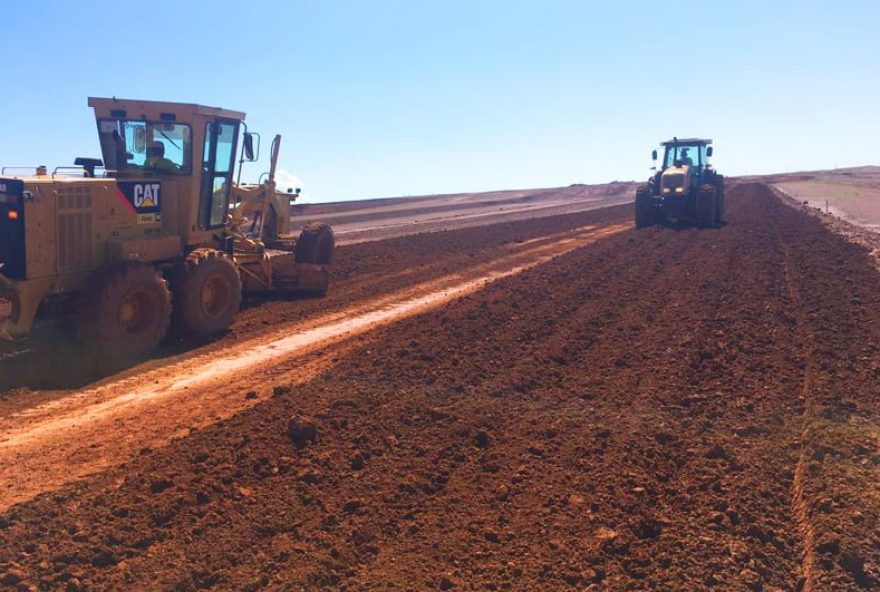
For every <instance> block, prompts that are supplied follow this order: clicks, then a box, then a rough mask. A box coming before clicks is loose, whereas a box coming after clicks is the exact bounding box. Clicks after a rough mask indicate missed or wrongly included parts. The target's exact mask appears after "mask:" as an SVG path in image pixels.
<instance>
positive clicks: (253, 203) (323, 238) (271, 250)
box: [0, 98, 335, 356]
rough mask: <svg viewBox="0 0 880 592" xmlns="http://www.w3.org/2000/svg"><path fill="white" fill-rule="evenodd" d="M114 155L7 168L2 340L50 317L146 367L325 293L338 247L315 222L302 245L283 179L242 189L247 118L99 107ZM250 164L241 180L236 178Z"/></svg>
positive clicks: (0, 190) (248, 148)
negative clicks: (267, 304)
mask: <svg viewBox="0 0 880 592" xmlns="http://www.w3.org/2000/svg"><path fill="white" fill-rule="evenodd" d="M88 104H89V106H90V107H92V108H93V109H94V112H95V119H96V123H97V129H98V138H99V142H100V146H101V152H102V158H77V159H76V160H75V163H74V164H75V166H73V167H58V168H56V169H54V170H53V171H52V172H51V173H50V172H49V170H48V169H47V168H46V167H45V166H39V167H4V168H3V169H0V337H2V338H4V339H6V340H18V339H20V338H23V337H25V336H27V335H28V334H29V333H30V332H31V331H32V328H33V327H34V325H35V322H37V321H39V320H41V319H43V318H44V317H45V318H47V319H49V318H58V317H62V318H65V319H67V320H72V321H73V323H74V325H75V328H76V335H77V339H78V340H79V341H80V342H81V343H83V344H84V345H86V346H90V347H92V348H95V349H96V350H97V351H99V352H103V353H105V354H107V355H110V356H141V355H143V354H146V353H148V352H149V351H151V350H153V349H154V348H156V347H157V346H158V345H159V344H160V343H161V342H162V341H163V340H164V339H165V338H166V335H168V333H169V331H170V330H171V328H176V331H177V332H178V333H179V334H182V335H185V336H192V337H193V338H196V339H203V338H208V337H211V336H215V335H217V334H219V333H222V332H223V331H224V330H226V329H227V328H228V327H229V326H230V325H231V323H232V321H233V319H234V317H235V315H236V313H237V312H238V310H239V307H240V305H241V302H242V298H243V296H245V295H248V294H260V293H263V294H293V293H300V294H313V295H323V294H325V293H326V291H327V289H328V285H329V273H330V264H331V261H332V258H333V252H334V249H335V242H334V237H333V231H332V229H331V228H330V227H329V226H328V225H326V224H322V223H317V222H313V223H310V224H308V225H306V227H305V228H304V229H302V231H301V232H300V233H299V235H298V237H297V236H293V235H291V234H290V230H291V229H290V225H291V224H290V213H291V203H292V201H293V200H295V199H296V197H297V196H298V195H299V190H297V191H296V192H295V193H294V192H293V191H292V190H290V191H289V192H287V193H284V192H279V191H277V188H276V182H275V172H276V167H277V163H278V153H279V149H280V145H281V136H275V138H274V140H273V142H272V143H271V149H270V168H269V171H268V172H266V173H264V174H263V175H261V176H260V179H259V180H260V182H259V183H254V184H242V183H240V180H241V169H242V167H243V166H244V163H245V162H254V161H256V160H257V159H258V158H259V151H260V136H259V134H257V133H256V132H250V131H248V129H247V125H246V124H245V122H244V119H245V114H244V113H241V112H239V111H232V110H228V109H221V108H216V107H205V106H201V105H194V104H186V103H166V102H156V101H141V100H123V99H116V98H110V99H107V98H90V99H89V100H88ZM237 155H240V157H239V158H238V177H237V178H236V179H235V180H233V173H234V170H235V165H236V156H237Z"/></svg>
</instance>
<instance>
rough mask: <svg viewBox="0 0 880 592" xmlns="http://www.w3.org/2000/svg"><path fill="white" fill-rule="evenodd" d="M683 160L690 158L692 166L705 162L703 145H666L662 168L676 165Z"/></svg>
mask: <svg viewBox="0 0 880 592" xmlns="http://www.w3.org/2000/svg"><path fill="white" fill-rule="evenodd" d="M685 160H690V163H691V164H692V165H694V166H700V165H704V164H706V147H705V146H667V147H666V156H665V158H664V159H663V168H666V167H671V166H676V165H678V164H680V163H681V162H684V161H685Z"/></svg>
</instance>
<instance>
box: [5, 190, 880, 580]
mask: <svg viewBox="0 0 880 592" xmlns="http://www.w3.org/2000/svg"><path fill="white" fill-rule="evenodd" d="M729 208H730V213H729V220H730V221H729V224H728V225H726V226H725V227H724V228H722V229H720V230H717V231H701V230H696V229H679V230H675V229H669V228H652V229H648V230H644V231H639V232H635V231H629V232H624V233H620V234H617V235H614V236H612V237H609V238H606V239H604V240H602V241H600V242H598V243H595V244H593V245H591V246H589V247H587V248H584V249H580V250H577V251H574V252H572V253H570V254H568V255H565V256H562V257H560V258H558V259H556V260H554V261H552V262H550V263H548V264H545V265H542V266H540V267H537V268H534V269H532V270H529V271H526V272H524V273H522V274H520V275H517V276H513V277H509V278H507V279H504V280H502V281H499V282H497V283H495V284H492V285H490V286H488V287H487V288H486V289H484V290H482V291H480V292H478V293H476V294H474V295H471V296H468V297H465V298H463V299H461V300H459V301H456V302H454V303H451V304H449V305H447V306H446V307H445V308H444V309H442V310H438V311H435V312H429V313H426V314H424V315H422V316H420V317H417V318H414V319H410V320H406V321H403V322H401V323H399V324H397V325H395V326H394V327H391V328H388V329H385V330H381V331H379V332H377V333H375V334H372V335H369V336H365V337H362V338H361V342H360V347H359V348H357V349H356V350H355V351H353V352H351V353H349V354H347V355H345V356H344V357H342V358H340V359H339V361H338V362H337V363H336V365H335V366H334V367H333V368H332V369H329V370H327V371H325V372H323V373H322V374H321V375H320V376H318V377H317V378H316V379H315V380H313V381H311V382H309V383H307V384H303V385H298V386H293V387H291V386H289V385H290V384H291V383H292V382H294V380H295V376H296V369H295V368H291V369H289V370H288V374H287V375H285V374H283V373H282V374H278V375H275V376H273V377H271V378H268V379H266V378H264V377H262V376H261V375H260V374H259V373H258V372H257V373H255V374H254V377H253V380H254V383H255V385H258V387H260V388H263V387H267V386H269V385H271V387H272V388H274V396H273V397H272V398H271V399H269V400H266V401H265V402H263V403H261V404H259V405H257V406H255V407H253V408H252V409H250V410H248V411H245V412H243V413H241V414H240V415H238V416H236V417H234V418H231V419H228V420H226V421H223V422H221V423H218V424H216V425H214V426H211V427H207V428H205V429H203V430H200V431H197V432H195V433H193V434H191V435H190V436H188V437H187V438H185V439H181V440H179V441H176V442H174V443H173V444H172V445H171V446H169V447H168V448H165V449H162V450H158V451H150V450H144V451H143V454H142V455H141V456H140V457H138V458H136V459H134V460H132V461H131V462H130V463H129V464H128V465H126V466H123V467H120V468H117V469H113V470H109V471H107V472H105V473H102V474H101V475H98V476H96V477H94V478H92V479H90V480H89V481H87V482H83V483H80V484H77V485H73V486H68V487H65V488H63V489H61V490H59V491H57V492H55V493H51V494H47V495H44V496H41V497H40V498H38V499H36V500H34V501H32V502H29V503H26V504H22V505H19V506H16V507H14V508H12V509H10V510H9V511H7V512H6V513H4V514H3V515H2V517H0V571H4V570H5V574H3V575H0V582H2V583H4V584H9V585H10V586H11V587H14V586H19V585H21V583H22V582H23V583H24V584H25V585H26V586H33V587H37V588H44V589H71V590H78V589H89V590H115V589H176V590H189V589H211V588H214V589H224V590H225V589H236V590H240V589H247V590H258V589H267V590H298V589H306V590H312V589H347V590H391V589H399V590H409V589H418V590H431V589H436V590H563V589H595V590H629V589H640V590H644V589H648V590H665V589H670V590H705V589H718V590H768V591H769V590H797V589H800V590H815V591H818V590H862V589H868V588H875V587H877V586H878V576H880V573H878V566H880V535H878V534H877V533H878V531H880V529H878V527H880V523H878V520H880V500H878V499H877V493H876V487H875V484H876V483H877V481H878V478H880V455H878V454H880V452H878V444H880V427H878V426H880V397H878V395H877V391H876V387H875V382H876V379H877V376H878V374H880V323H878V321H880V319H878V318H877V317H878V313H877V312H876V311H878V310H880V277H878V274H877V272H876V271H875V269H874V267H873V266H872V265H871V262H870V260H869V258H868V255H867V253H866V252H865V251H864V250H862V249H860V248H859V247H856V246H854V245H852V244H849V243H846V242H844V241H843V240H841V239H840V238H838V237H836V236H834V235H832V234H830V233H829V232H828V231H827V230H826V229H825V228H824V227H823V226H822V224H821V223H820V222H819V221H818V220H815V219H813V218H810V217H808V216H805V215H804V214H802V213H800V212H797V211H796V210H794V209H791V208H789V207H786V206H784V205H783V204H781V203H779V202H778V201H777V200H776V199H775V198H774V197H773V195H772V194H771V193H770V191H769V190H768V189H767V188H766V187H764V186H760V185H744V186H740V187H737V188H736V189H735V190H732V191H731V195H730V200H729ZM437 238H439V237H437ZM435 242H436V247H437V248H439V249H442V248H443V244H444V242H443V241H442V240H437V241H435ZM449 252H450V253H454V252H455V248H453V246H452V245H450V249H449ZM450 256H457V255H450ZM433 257H434V255H432V251H431V246H429V245H425V261H426V263H428V262H429V261H430V260H432V258H433ZM436 257H437V260H440V259H441V258H440V256H439V255H438V256H436ZM366 262H369V259H367V260H366ZM375 263H376V265H378V264H379V262H375ZM341 271H342V273H343V274H344V269H343V270H341ZM343 277H344V275H343ZM362 279H365V280H367V279H369V276H366V275H362ZM377 279H378V278H377ZM377 285H379V284H377ZM351 289H352V290H356V288H355V287H354V286H352V288H351ZM252 314H253V315H256V316H255V317H253V318H251V319H247V318H246V319H244V320H243V321H242V322H258V321H259V320H260V318H261V316H260V315H261V314H263V313H259V312H254V313H252ZM290 314H299V313H290ZM237 330H241V331H245V330H250V329H246V328H244V327H243V326H240V327H239V328H238V329H237ZM254 330H256V329H254ZM267 380H268V382H266V381H267ZM264 382H265V384H264ZM241 395H242V396H245V393H241Z"/></svg>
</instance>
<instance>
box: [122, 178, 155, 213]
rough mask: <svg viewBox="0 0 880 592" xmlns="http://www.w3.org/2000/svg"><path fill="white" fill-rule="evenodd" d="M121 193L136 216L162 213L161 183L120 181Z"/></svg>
mask: <svg viewBox="0 0 880 592" xmlns="http://www.w3.org/2000/svg"><path fill="white" fill-rule="evenodd" d="M119 191H120V193H121V194H122V197H124V199H125V200H126V201H127V202H128V203H129V204H130V206H131V208H132V209H133V210H134V213H135V214H158V213H159V212H160V211H161V205H162V197H161V196H162V184H161V183H146V182H140V181H120V182H119Z"/></svg>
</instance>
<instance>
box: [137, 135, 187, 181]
mask: <svg viewBox="0 0 880 592" xmlns="http://www.w3.org/2000/svg"><path fill="white" fill-rule="evenodd" d="M144 168H145V169H150V170H152V171H155V172H157V173H166V174H170V173H176V172H177V171H179V170H180V168H179V167H178V166H177V165H176V164H174V163H173V162H171V161H170V160H168V159H167V158H165V144H163V143H162V142H157V141H153V142H150V145H149V146H147V160H146V162H145V163H144Z"/></svg>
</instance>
